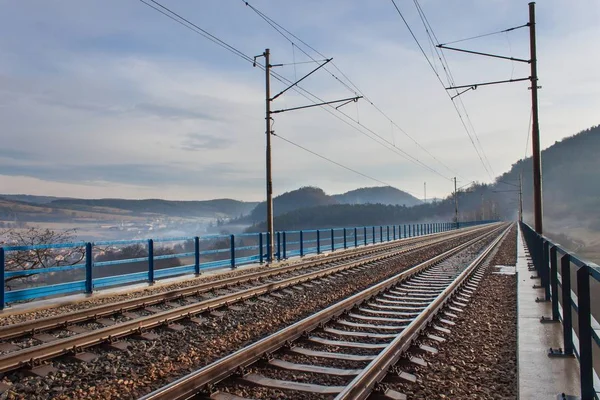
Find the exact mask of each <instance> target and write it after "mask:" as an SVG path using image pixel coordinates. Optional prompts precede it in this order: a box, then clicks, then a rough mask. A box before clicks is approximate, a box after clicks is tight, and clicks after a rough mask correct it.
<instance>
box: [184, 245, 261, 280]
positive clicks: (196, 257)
mask: <svg viewBox="0 0 600 400" xmlns="http://www.w3.org/2000/svg"><path fill="white" fill-rule="evenodd" d="M261 251H262V248H261ZM260 262H261V263H262V257H261V261H260ZM194 274H196V275H200V238H199V237H198V236H195V237H194Z"/></svg>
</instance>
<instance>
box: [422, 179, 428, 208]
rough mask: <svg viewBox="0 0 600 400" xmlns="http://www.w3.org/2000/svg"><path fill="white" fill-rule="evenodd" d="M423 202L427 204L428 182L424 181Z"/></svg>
mask: <svg viewBox="0 0 600 400" xmlns="http://www.w3.org/2000/svg"><path fill="white" fill-rule="evenodd" d="M423 202H424V203H425V204H427V182H423Z"/></svg>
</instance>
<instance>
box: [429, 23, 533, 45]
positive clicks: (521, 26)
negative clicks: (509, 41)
mask: <svg viewBox="0 0 600 400" xmlns="http://www.w3.org/2000/svg"><path fill="white" fill-rule="evenodd" d="M527 26H529V24H523V25H519V26H515V27H514V28H508V29H503V30H501V31H496V32H489V33H483V34H481V35H477V36H471V37H468V38H464V39H459V40H453V41H452V42H446V43H440V44H442V45H443V46H446V45H448V44H453V43H460V42H466V41H467V40H473V39H479V38H482V37H486V36H491V35H497V34H499V33H506V32H510V31H514V30H515V29H519V28H525V27H527Z"/></svg>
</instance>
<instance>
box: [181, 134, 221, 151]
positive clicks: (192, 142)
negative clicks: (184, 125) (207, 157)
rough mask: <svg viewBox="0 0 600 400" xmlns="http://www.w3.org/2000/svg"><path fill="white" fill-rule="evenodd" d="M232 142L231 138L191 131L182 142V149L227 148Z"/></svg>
mask: <svg viewBox="0 0 600 400" xmlns="http://www.w3.org/2000/svg"><path fill="white" fill-rule="evenodd" d="M231 143H232V140H231V139H227V138H223V137H217V136H212V135H207V134H203V133H197V132H190V133H188V134H187V135H186V138H185V140H184V141H183V143H182V144H181V149H183V150H187V151H196V150H211V149H225V148H227V147H229V146H230V145H231Z"/></svg>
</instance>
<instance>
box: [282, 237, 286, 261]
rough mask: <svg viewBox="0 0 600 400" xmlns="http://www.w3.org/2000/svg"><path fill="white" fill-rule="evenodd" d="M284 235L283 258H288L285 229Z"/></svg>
mask: <svg viewBox="0 0 600 400" xmlns="http://www.w3.org/2000/svg"><path fill="white" fill-rule="evenodd" d="M282 235H283V259H284V260H286V259H287V240H286V237H287V235H286V234H285V231H283V233H282Z"/></svg>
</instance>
